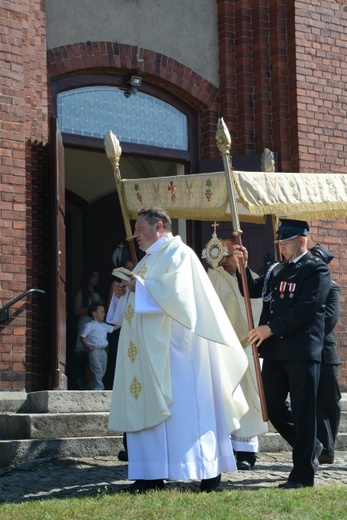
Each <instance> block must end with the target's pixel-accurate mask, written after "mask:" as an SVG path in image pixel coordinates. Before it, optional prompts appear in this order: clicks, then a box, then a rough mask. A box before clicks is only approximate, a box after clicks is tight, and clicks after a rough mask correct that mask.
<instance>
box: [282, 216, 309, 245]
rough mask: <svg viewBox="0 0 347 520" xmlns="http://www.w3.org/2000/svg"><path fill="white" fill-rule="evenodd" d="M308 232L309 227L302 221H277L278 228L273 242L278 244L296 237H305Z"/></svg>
mask: <svg viewBox="0 0 347 520" xmlns="http://www.w3.org/2000/svg"><path fill="white" fill-rule="evenodd" d="M309 230H310V228H309V225H308V224H307V222H305V221H304V220H291V219H284V218H283V219H281V220H280V221H279V226H278V229H277V235H278V237H277V240H276V241H275V242H276V243H278V242H283V241H285V240H291V239H292V238H295V237H297V236H302V237H306V236H307V232H308V231H309Z"/></svg>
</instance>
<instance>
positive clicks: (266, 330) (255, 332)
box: [248, 325, 272, 347]
mask: <svg viewBox="0 0 347 520" xmlns="http://www.w3.org/2000/svg"><path fill="white" fill-rule="evenodd" d="M270 336H272V332H271V330H270V327H269V326H268V325H259V327H256V328H255V329H252V330H250V331H249V334H248V341H249V342H250V344H251V345H253V344H255V346H256V347H260V345H261V344H262V343H263V341H264V340H265V339H267V338H269V337H270Z"/></svg>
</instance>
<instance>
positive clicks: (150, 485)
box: [122, 479, 164, 495]
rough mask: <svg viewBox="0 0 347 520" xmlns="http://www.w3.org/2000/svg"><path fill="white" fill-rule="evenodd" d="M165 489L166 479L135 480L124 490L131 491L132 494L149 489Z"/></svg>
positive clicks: (145, 491)
mask: <svg viewBox="0 0 347 520" xmlns="http://www.w3.org/2000/svg"><path fill="white" fill-rule="evenodd" d="M160 489H164V480H162V479H158V480H135V482H134V483H133V484H130V486H128V487H127V488H125V489H123V490H122V491H123V492H125V493H130V494H131V495H135V494H141V493H147V491H151V490H155V491H158V490H160Z"/></svg>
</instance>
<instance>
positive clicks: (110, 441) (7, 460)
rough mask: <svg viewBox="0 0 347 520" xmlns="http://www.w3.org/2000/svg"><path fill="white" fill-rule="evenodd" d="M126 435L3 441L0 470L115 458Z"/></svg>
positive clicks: (0, 450)
mask: <svg viewBox="0 0 347 520" xmlns="http://www.w3.org/2000/svg"><path fill="white" fill-rule="evenodd" d="M122 440H123V436H122V435H119V436H111V437H73V438H63V439H58V438H57V439H32V440H28V439H25V440H23V439H22V440H4V441H0V467H6V466H15V465H17V464H20V463H21V462H26V461H29V460H38V459H47V458H49V459H65V458H69V457H74V458H84V457H87V458H89V457H90V458H92V457H115V456H116V455H117V453H118V452H119V450H121V449H124V448H123V442H122Z"/></svg>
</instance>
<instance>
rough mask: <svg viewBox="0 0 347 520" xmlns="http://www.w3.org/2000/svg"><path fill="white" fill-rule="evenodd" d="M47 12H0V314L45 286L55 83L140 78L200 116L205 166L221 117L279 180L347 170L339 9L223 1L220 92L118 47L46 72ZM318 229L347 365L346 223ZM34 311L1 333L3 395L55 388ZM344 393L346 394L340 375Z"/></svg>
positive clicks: (240, 147)
mask: <svg viewBox="0 0 347 520" xmlns="http://www.w3.org/2000/svg"><path fill="white" fill-rule="evenodd" d="M44 4H45V3H44V1H42V0H41V1H40V0H30V1H29V0H27V1H26V0H11V1H7V0H4V1H3V2H2V7H0V24H1V31H0V33H1V39H0V68H1V71H2V72H1V74H2V78H3V79H2V87H1V104H2V106H1V121H0V138H1V148H0V152H1V155H0V183H1V187H0V215H1V220H0V226H1V234H0V235H1V238H0V264H1V265H0V289H1V303H2V305H4V303H7V302H8V301H9V300H10V299H11V298H14V297H16V296H18V294H19V293H21V292H23V291H25V290H26V289H28V288H31V287H38V288H40V287H41V286H42V285H41V284H42V283H43V282H44V285H45V287H47V286H48V287H49V280H50V262H51V260H50V258H51V257H50V241H51V240H50V224H49V206H50V203H51V201H50V179H49V163H48V160H49V157H48V149H47V141H48V127H47V121H48V115H49V114H50V113H51V107H50V106H49V108H48V102H47V96H48V99H49V103H51V100H50V82H51V81H52V80H53V79H55V78H60V77H62V76H64V75H66V74H72V73H74V74H78V73H79V72H81V73H82V72H83V73H85V72H109V71H112V72H113V73H116V74H129V73H137V74H140V75H141V76H142V77H143V79H144V80H145V81H146V80H147V81H149V82H151V83H153V84H155V85H157V86H159V87H161V88H163V89H165V90H166V91H168V92H170V93H172V94H174V95H175V96H177V97H179V98H181V99H183V100H185V101H186V102H187V103H188V104H189V105H190V106H191V107H193V108H194V109H195V110H196V111H197V113H198V114H199V124H200V141H201V156H202V158H204V159H208V158H216V157H218V150H217V148H216V143H215V130H216V121H217V118H218V117H220V116H223V118H224V120H225V121H226V123H227V125H228V127H229V129H230V131H231V135H232V139H233V143H232V154H234V155H235V154H253V153H256V152H258V153H259V152H262V150H263V149H264V148H265V147H267V148H270V149H271V150H273V151H275V152H277V154H278V165H279V170H280V171H283V172H285V171H302V172H304V171H306V172H315V171H317V172H329V171H330V172H346V171H347V168H346V167H347V145H346V139H345V136H346V126H347V124H346V119H345V117H344V116H345V113H346V97H343V96H344V92H345V85H346V79H347V78H346V63H347V56H346V54H347V44H346V39H347V37H346V31H345V28H346V27H347V13H346V8H345V7H344V6H343V5H340V4H339V3H337V2H333V1H323V2H319V3H316V4H312V2H308V1H301V2H300V1H295V2H294V1H293V0H291V1H285V0H268V1H267V2H260V1H253V2H252V1H250V0H239V1H231V0H217V8H218V35H219V75H220V85H219V89H218V88H217V87H216V86H214V85H212V84H211V83H209V82H208V81H207V80H206V79H204V78H203V77H201V76H199V75H198V74H197V73H196V72H194V71H193V70H191V69H189V68H188V67H186V66H185V65H183V64H181V63H178V62H177V61H175V60H173V59H172V58H170V57H167V56H164V55H163V54H160V53H156V52H154V51H149V50H147V49H139V47H135V46H134V47H132V46H130V45H123V44H121V43H116V42H79V43H76V44H74V45H68V46H64V47H59V48H56V49H53V50H50V51H49V52H48V56H47V58H48V61H47V62H46V42H45V30H46V29H45V14H44ZM138 57H140V58H141V60H140V61H138ZM47 73H48V80H47ZM47 81H48V86H47V84H46V83H47ZM47 90H48V94H47ZM48 112H49V113H48ZM312 224H313V225H312V240H313V241H320V242H321V243H323V244H324V245H326V246H327V247H328V248H329V249H331V250H332V252H333V253H334V254H335V256H336V260H334V261H333V263H332V272H333V275H334V278H335V279H336V280H337V281H338V282H339V283H340V285H341V288H342V299H341V302H342V315H341V319H340V323H339V325H338V327H337V330H338V339H339V345H340V352H341V356H342V357H343V359H344V360H345V361H346V360H347V352H346V350H345V349H344V345H347V306H346V301H345V300H346V295H347V281H346V278H347V261H345V260H344V256H343V255H342V253H343V252H344V249H345V247H346V243H347V224H346V222H345V219H340V220H339V221H336V222H316V223H312ZM341 250H342V251H341ZM48 298H49V295H48ZM48 301H49V300H48ZM30 302H32V303H31V304H30V305H29V304H26V300H21V301H20V302H18V303H17V304H16V306H15V319H13V320H10V322H8V323H6V324H1V326H0V333H1V342H0V391H1V390H16V389H26V390H28V391H30V390H32V389H43V388H47V385H48V379H47V373H48V372H49V354H48V345H49V341H50V337H49V320H50V315H49V305H48V304H47V301H46V303H45V304H44V305H43V304H42V302H41V301H40V300H39V299H38V297H36V296H33V297H31V299H30ZM42 374H45V375H44V377H43V376H42ZM341 384H342V387H343V388H347V369H345V368H344V367H342V368H341ZM40 385H41V386H40Z"/></svg>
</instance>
